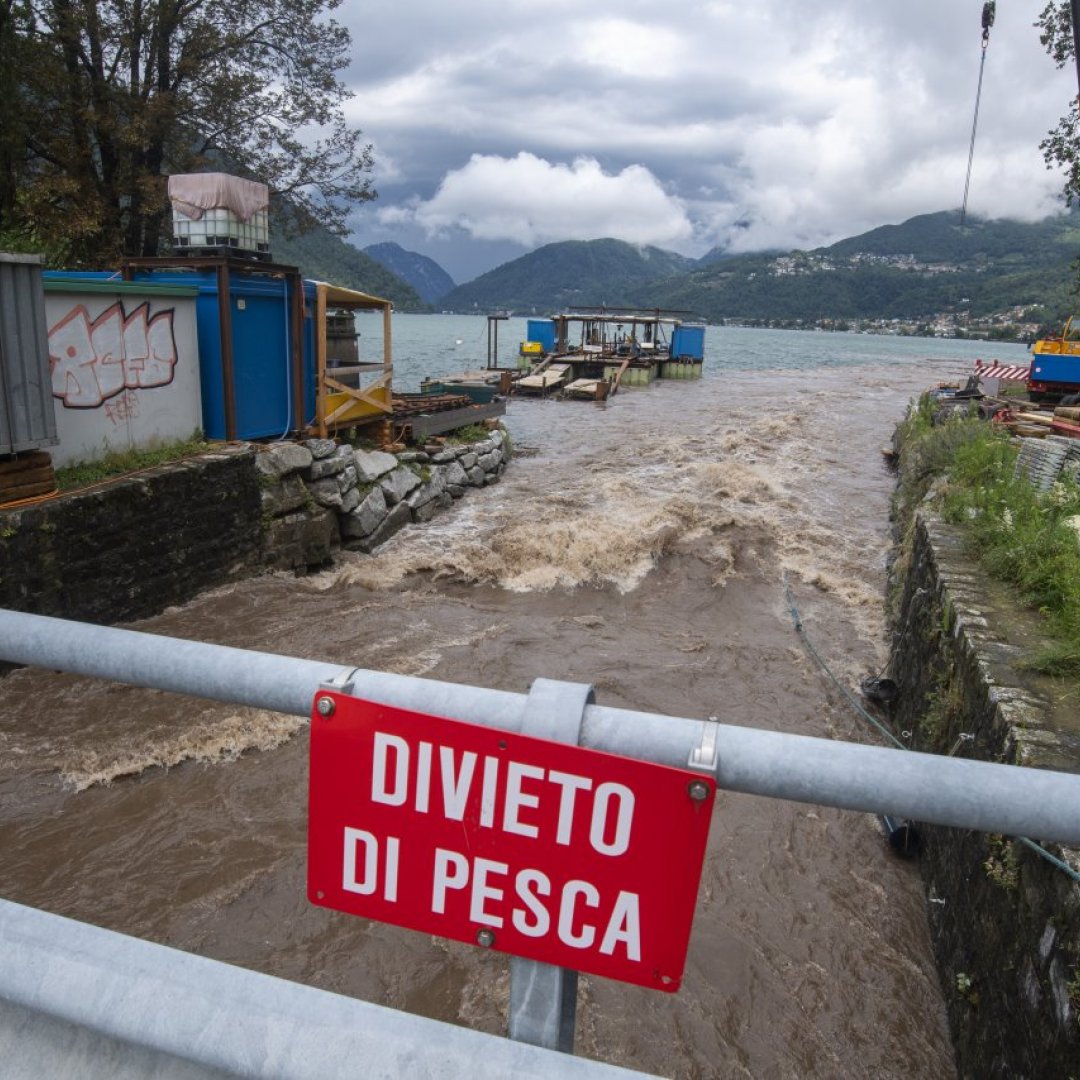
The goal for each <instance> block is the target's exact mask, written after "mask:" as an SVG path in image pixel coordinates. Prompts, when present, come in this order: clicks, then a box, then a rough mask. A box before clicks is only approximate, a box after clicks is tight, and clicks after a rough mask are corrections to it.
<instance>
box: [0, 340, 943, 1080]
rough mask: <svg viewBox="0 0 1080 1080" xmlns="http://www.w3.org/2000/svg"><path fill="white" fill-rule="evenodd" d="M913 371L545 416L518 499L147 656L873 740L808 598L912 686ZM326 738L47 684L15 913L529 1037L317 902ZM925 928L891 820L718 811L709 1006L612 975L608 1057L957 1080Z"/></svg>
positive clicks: (915, 876) (484, 983)
mask: <svg viewBox="0 0 1080 1080" xmlns="http://www.w3.org/2000/svg"><path fill="white" fill-rule="evenodd" d="M796 336H799V335H796ZM801 337H803V338H807V337H811V335H801ZM908 354H909V355H907V356H906V357H905V358H904V362H903V364H901V365H899V366H898V365H896V364H885V363H882V362H877V363H875V362H869V361H867V362H862V363H859V364H855V365H850V366H843V367H827V366H821V367H816V368H813V369H812V370H809V371H807V370H803V371H795V370H789V371H786V372H785V371H776V372H772V373H769V374H767V375H763V373H762V372H747V371H738V372H736V371H729V372H727V373H726V374H725V375H724V377H719V376H718V374H717V373H716V372H712V373H711V377H709V378H706V379H704V380H702V381H701V382H700V383H662V384H658V385H656V386H654V387H652V388H651V389H649V390H646V391H640V392H624V393H622V394H619V395H618V396H617V397H616V398H614V399H612V400H611V401H610V402H608V403H607V404H606V405H605V406H598V405H593V404H591V403H589V404H585V403H571V402H565V403H556V402H548V401H535V402H525V401H514V402H513V403H512V404H511V406H510V410H509V413H508V417H507V422H508V427H509V428H510V431H511V433H512V435H513V438H514V441H515V444H516V446H517V448H518V450H519V456H518V457H517V458H516V459H515V461H514V462H513V464H512V466H511V467H510V469H509V470H508V471H507V473H506V475H505V477H504V479H503V482H502V483H501V484H499V485H498V486H497V487H494V488H491V489H488V490H486V491H484V492H481V493H477V494H473V495H471V496H470V497H469V498H468V499H466V500H464V501H463V502H462V503H461V504H459V505H457V506H455V507H454V508H453V509H452V510H451V511H450V512H448V513H446V514H445V515H444V516H442V517H440V518H438V519H436V521H435V522H433V523H431V524H430V525H427V526H422V527H415V528H409V529H407V530H406V531H404V532H403V533H401V534H399V535H398V536H397V537H396V538H394V539H393V540H392V541H391V542H390V543H389V544H387V545H386V546H385V547H384V548H383V549H381V550H380V551H379V552H378V553H377V555H376V556H374V557H371V556H360V555H349V554H346V555H343V556H342V557H341V560H340V561H339V563H338V564H337V565H336V566H335V567H334V568H333V569H331V570H328V571H326V572H324V573H321V574H318V575H315V576H311V577H308V578H293V577H289V576H266V577H260V578H256V579H253V580H249V581H245V582H243V583H240V584H237V585H232V586H229V587H226V588H222V589H218V590H216V591H213V592H209V593H206V594H204V595H201V596H199V597H198V598H197V599H195V600H193V601H192V602H191V603H189V604H187V605H185V606H183V607H182V608H176V609H171V610H168V611H166V612H165V613H163V614H162V615H160V616H159V617H157V618H154V619H150V620H146V621H144V622H142V623H140V624H137V628H138V629H142V630H147V631H150V632H153V633H161V634H169V635H175V636H179V637H190V638H198V639H201V640H206V641H214V642H221V643H226V644H230V645H236V646H241V647H245V648H254V649H262V650H267V651H272V652H279V653H285V654H289V655H296V656H307V657H313V658H319V659H327V660H333V661H340V662H342V663H348V664H351V665H358V666H363V667H367V668H375V669H381V670H387V671H395V672H402V673H408V674H414V675H421V676H430V677H432V678H438V679H445V680H449V681H457V682H472V683H475V684H478V685H482V686H489V687H496V688H501V689H510V690H517V691H525V690H527V689H528V686H529V684H530V682H531V681H532V680H533V679H534V678H536V677H537V676H546V677H551V678H566V679H571V680H575V681H582V682H591V683H593V684H594V685H595V687H596V692H597V698H598V701H599V702H600V703H601V704H605V705H614V706H622V707H626V708H633V709H641V710H651V711H655V712H660V713H667V714H671V715H676V716H708V715H716V716H717V717H718V718H719V719H720V720H722V721H724V722H726V723H732V724H743V725H750V726H754V727H763V728H770V729H780V730H785V731H794V732H799V733H803V734H810V735H817V736H825V737H835V738H838V739H853V740H859V741H874V738H875V736H874V735H873V733H872V732H870V731H868V730H867V729H866V728H865V727H864V725H863V722H862V721H861V720H860V719H859V717H858V716H857V715H856V714H855V713H854V712H853V711H852V709H851V708H850V705H848V704H847V703H846V702H845V701H844V699H843V697H842V696H841V695H840V694H839V693H837V692H836V690H835V689H834V688H833V687H832V685H831V684H830V683H829V682H828V680H827V679H826V678H824V677H823V676H822V674H821V672H820V671H819V670H818V669H817V668H816V667H815V666H814V664H813V662H812V661H811V659H810V658H809V657H808V655H807V654H806V652H805V651H804V649H803V648H802V646H801V643H800V641H799V639H798V637H797V635H796V634H795V632H794V630H793V626H792V621H791V617H790V614H789V611H788V609H787V606H786V603H785V597H784V589H783V578H784V575H785V574H786V575H787V576H788V579H789V580H790V582H791V584H792V586H793V589H794V592H795V596H796V598H797V601H798V603H799V608H800V611H801V614H802V617H803V620H804V623H805V626H806V630H807V633H808V635H809V637H810V639H811V640H812V642H813V643H814V645H815V647H816V648H817V649H818V651H819V652H821V653H822V655H823V656H824V657H826V658H827V659H828V661H829V663H830V666H832V668H833V670H834V671H835V672H836V674H837V676H838V677H839V678H840V679H841V681H843V682H845V683H847V684H848V685H851V686H856V685H857V684H858V680H859V678H860V677H861V676H862V675H864V674H866V673H867V672H871V671H875V670H878V669H879V668H880V666H881V665H882V663H883V662H884V659H885V645H884V627H883V616H882V593H883V589H884V580H885V559H886V554H887V549H888V520H887V519H888V499H889V495H890V492H891V489H892V483H893V481H892V477H891V476H890V474H889V472H888V471H887V469H886V468H885V465H884V463H883V459H882V455H881V453H880V448H881V446H882V445H883V444H885V443H886V442H887V441H888V439H889V437H890V435H891V429H892V425H893V423H894V422H895V421H896V420H897V419H898V418H899V417H900V416H901V415H902V413H903V409H904V407H905V405H906V403H907V401H908V400H909V398H910V397H911V395H912V394H913V393H915V392H916V391H918V390H920V389H922V388H924V387H925V386H927V385H929V384H932V383H933V382H934V381H936V380H937V379H938V378H940V377H942V375H943V374H948V373H949V372H948V371H943V366H942V363H941V362H936V363H931V362H927V361H922V360H920V359H918V352H917V349H915V348H909V349H908ZM946 367H948V365H946ZM306 727H307V725H306V722H305V721H303V720H300V719H297V718H293V717H283V716H278V715H274V714H270V713H266V712H261V711H258V710H254V709H243V708H235V707H231V706H218V705H214V704H211V703H207V702H203V701H199V700H195V699H187V698H181V697H177V696H173V695H168V694H165V693H160V692H155V691H145V690H137V689H132V688H128V687H125V686H120V685H115V684H108V683H105V682H99V681H95V680H89V679H83V678H76V677H73V676H68V675H63V674H56V673H45V672H41V671H37V670H32V669H22V670H20V671H17V672H15V673H14V674H12V675H11V676H9V677H8V678H6V679H4V680H3V681H2V682H0V895H3V896H5V897H7V898H9V899H12V900H16V901H20V902H22V903H26V904H31V905H34V906H38V907H42V908H46V909H48V910H50V911H55V912H59V913H61V914H64V915H69V916H73V917H75V918H79V919H84V920H87V921H89V922H92V923H96V924H98V925H102V926H107V927H110V928H112V929H115V930H121V931H124V932H126V933H130V934H135V935H137V936H140V937H145V938H149V939H153V940H155V941H160V942H163V943H166V944H169V945H173V946H177V947H179V948H182V949H186V950H190V951H193V952H197V953H201V954H204V955H207V956H212V957H215V958H218V959H221V960H225V961H229V962H232V963H236V964H240V965H243V966H246V967H251V968H255V969H258V970H261V971H266V972H270V973H272V974H275V975H280V976H284V977H286V978H290V979H295V980H299V981H301V982H305V983H310V984H312V985H315V986H320V987H323V988H326V989H329V990H334V991H338V992H340V993H344V994H350V995H354V996H357V997H360V998H364V999H366V1000H369V1001H374V1002H379V1003H382V1004H386V1005H390V1006H393V1007H395V1008H400V1009H407V1010H411V1011H413V1012H417V1013H421V1014H423V1015H425V1016H431V1017H437V1018H439V1019H443V1020H447V1021H451V1022H453V1023H457V1024H464V1025H468V1026H472V1027H476V1028H480V1029H483V1030H485V1031H491V1032H502V1031H504V1030H505V1022H506V1021H505V1010H506V1005H507V999H508V962H507V960H506V958H505V957H502V956H499V955H497V954H492V953H489V952H485V951H483V950H480V949H477V948H472V947H469V946H465V945H458V944H455V943H448V942H446V941H444V940H440V939H437V938H432V937H429V936H426V935H421V934H417V933H412V932H409V931H405V930H399V929H396V928H394V927H390V926H385V925H376V924H369V923H367V922H364V921H362V920H358V919H355V918H351V917H349V916H346V915H341V914H336V913H333V912H328V911H326V910H322V909H319V908H315V907H312V906H310V905H309V904H308V903H307V901H306V899H305V888H304V875H305V840H306V838H305V816H306V768H307V766H306V752H307V746H306V743H307V739H306ZM925 903H926V900H925V897H924V892H923V888H922V885H921V881H920V878H919V871H918V867H917V865H916V864H914V863H910V862H904V861H900V860H898V859H897V858H896V857H894V856H893V855H892V854H891V853H890V851H889V849H888V847H887V845H886V844H885V842H884V840H883V836H882V833H881V831H880V828H879V825H878V823H877V821H876V820H875V819H874V818H873V817H871V816H869V815H865V814H856V813H849V812H841V811H837V810H831V809H827V808H820V807H815V806H810V805H802V804H795V803H785V802H780V801H776V800H769V799H764V798H758V797H754V796H747V795H738V794H729V793H719V795H718V800H717V805H716V809H715V816H714V821H713V826H712V832H711V836H710V840H709V847H708V853H707V857H706V864H705V870H704V875H703V879H702V884H701V890H700V895H699V899H698V906H697V912H696V917H695V923H694V930H693V936H692V939H691V943H690V952H689V958H688V962H687V968H686V976H685V979H684V983H683V987H682V990H681V991H680V992H679V993H678V994H676V995H671V996H669V995H665V994H657V993H654V992H650V991H648V990H643V989H638V988H635V987H631V986H624V985H620V984H618V983H614V982H610V981H606V980H603V979H599V978H589V977H584V978H583V979H582V984H581V989H580V995H579V1011H578V1034H577V1052H578V1053H579V1054H583V1055H586V1056H589V1057H594V1058H599V1059H602V1060H605V1061H609V1062H612V1063H616V1064H621V1065H626V1066H631V1067H634V1068H637V1069H641V1070H645V1071H648V1072H653V1073H658V1074H661V1075H665V1076H672V1077H754V1078H757V1080H772V1078H776V1080H779V1078H794V1077H860V1078H861V1077H882V1078H884V1077H896V1078H900V1077H904V1078H910V1077H925V1078H937V1077H943V1078H944V1077H950V1076H953V1075H954V1070H953V1063H952V1051H951V1047H950V1044H949V1036H948V1030H947V1025H946V1019H945V1012H944V1007H943V1004H942V1000H941V995H940V991H939V987H938V979H937V974H936V971H935V969H934V965H933V961H932V957H931V950H930V943H929V938H928V932H927V922H926V913H925ZM357 1075H362V1072H360V1073H358V1074H357Z"/></svg>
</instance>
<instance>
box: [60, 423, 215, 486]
mask: <svg viewBox="0 0 1080 1080" xmlns="http://www.w3.org/2000/svg"><path fill="white" fill-rule="evenodd" d="M210 445H211V444H210V443H209V442H207V441H206V439H204V438H203V437H202V435H199V434H194V435H192V436H191V438H190V439H184V440H181V441H180V442H173V443H166V444H165V445H163V446H156V447H154V448H153V449H150V450H117V451H112V452H110V453H108V454H106V455H105V457H103V458H101V460H100V461H80V462H76V464H74V465H67V466H65V467H64V468H62V469H57V470H56V486H57V487H58V488H59V489H60V490H61V491H76V490H77V489H79V488H84V487H91V486H92V485H94V484H100V483H101V482H102V481H104V480H111V479H114V478H116V477H118V476H124V475H126V474H127V473H131V472H138V471H139V470H140V469H149V468H152V467H153V466H154V465H168V464H169V463H170V462H173V461H180V460H182V459H183V458H186V457H191V456H192V455H193V454H201V453H203V451H205V450H209V449H210Z"/></svg>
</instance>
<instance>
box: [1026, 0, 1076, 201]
mask: <svg viewBox="0 0 1080 1080" xmlns="http://www.w3.org/2000/svg"><path fill="white" fill-rule="evenodd" d="M1035 25H1036V26H1037V27H1038V28H1039V40H1040V41H1041V42H1042V45H1043V48H1045V49H1046V51H1047V53H1049V54H1050V57H1051V58H1052V59H1053V61H1054V63H1055V64H1057V66H1058V67H1059V68H1062V67H1065V65H1066V64H1068V63H1069V62H1070V61H1072V60H1074V59H1075V53H1076V49H1075V43H1074V40H1073V25H1072V6H1071V4H1070V2H1069V0H1051V2H1050V3H1048V4H1047V5H1046V7H1044V8H1043V10H1042V12H1041V13H1040V15H1039V18H1038V20H1037V22H1036V23H1035ZM1078 123H1080V114H1078V113H1077V102H1076V99H1075V98H1074V99H1073V100H1072V101H1070V102H1069V111H1068V112H1067V113H1066V114H1065V115H1064V116H1063V117H1062V118H1061V119H1060V120H1059V121H1058V123H1057V127H1055V128H1054V129H1053V130H1052V131H1051V132H1050V133H1049V134H1048V135H1047V137H1046V138H1045V139H1043V141H1042V142H1041V143H1040V144H1039V149H1040V150H1042V152H1043V158H1044V159H1045V161H1046V166H1047V168H1053V167H1054V166H1055V165H1060V166H1062V167H1063V168H1064V169H1065V198H1066V200H1067V201H1068V203H1069V205H1070V206H1072V205H1073V203H1074V202H1076V201H1077V200H1078V199H1080V132H1078V130H1077V125H1078Z"/></svg>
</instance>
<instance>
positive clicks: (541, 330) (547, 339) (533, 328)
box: [526, 319, 555, 353]
mask: <svg viewBox="0 0 1080 1080" xmlns="http://www.w3.org/2000/svg"><path fill="white" fill-rule="evenodd" d="M526 339H527V340H528V341H535V342H537V343H538V344H539V345H540V348H542V349H543V350H544V352H546V353H550V352H554V351H555V320H554V319H529V321H528V323H527V324H526Z"/></svg>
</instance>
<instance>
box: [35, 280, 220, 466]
mask: <svg viewBox="0 0 1080 1080" xmlns="http://www.w3.org/2000/svg"><path fill="white" fill-rule="evenodd" d="M110 284H111V283H110ZM45 315H46V323H47V326H48V331H49V368H50V374H51V380H52V393H53V404H54V406H55V409H56V428H57V435H58V436H59V439H60V443H59V445H58V446H56V447H54V448H52V450H51V451H50V452H51V454H52V458H53V464H54V465H58V466H59V465H68V464H71V463H72V462H76V461H91V460H96V459H98V458H101V457H103V456H104V455H105V454H106V453H108V452H109V451H112V450H130V449H146V448H148V447H152V446H155V445H158V444H160V443H167V442H174V441H176V440H178V439H185V438H188V437H189V436H190V435H191V433H192V432H193V431H195V430H196V429H198V428H201V427H202V402H201V398H200V392H199V343H198V335H197V331H196V325H195V297H194V296H190V295H168V294H164V293H162V292H161V291H160V290H154V291H148V290H142V291H140V287H139V285H137V284H126V283H123V282H117V283H116V284H115V286H114V287H112V288H110V291H108V292H103V291H100V288H99V287H96V288H95V287H89V286H88V287H87V289H86V291H85V292H83V291H75V292H72V291H70V290H69V289H64V290H63V291H60V290H52V289H49V288H48V286H47V287H46V295H45Z"/></svg>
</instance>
